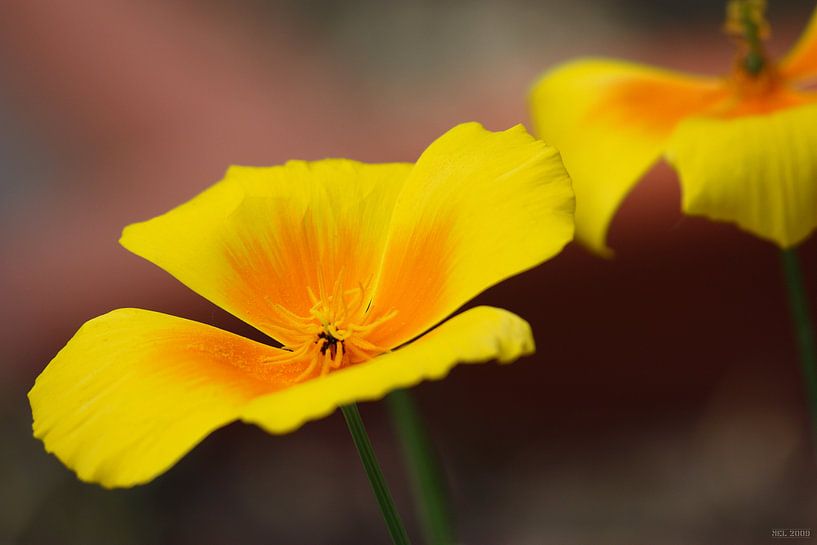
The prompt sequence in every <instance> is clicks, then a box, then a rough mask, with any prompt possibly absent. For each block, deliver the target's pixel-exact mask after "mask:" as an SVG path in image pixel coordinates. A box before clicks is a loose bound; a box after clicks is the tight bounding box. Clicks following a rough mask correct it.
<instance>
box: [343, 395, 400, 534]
mask: <svg viewBox="0 0 817 545" xmlns="http://www.w3.org/2000/svg"><path fill="white" fill-rule="evenodd" d="M340 410H341V412H343V418H345V419H346V425H347V426H348V427H349V433H351V434H352V440H353V441H354V442H355V446H356V447H357V452H358V454H360V460H361V461H362V462H363V467H364V468H365V469H366V475H368V477H369V483H371V485H372V490H373V491H374V495H375V497H376V498H377V503H378V504H379V505H380V512H381V513H382V514H383V518H384V519H385V521H386V526H388V528H389V535H390V536H391V540H392V542H393V543H394V545H410V544H411V542H410V541H409V538H408V534H406V529H405V528H404V527H403V522H402V521H401V520H400V515H399V514H398V513H397V508H396V507H395V506H394V500H393V499H392V497H391V493H390V492H389V487H388V486H387V485H386V479H385V478H383V472H382V471H381V470H380V464H379V463H378V462H377V457H376V456H375V454H374V449H372V443H371V441H369V435H368V434H367V433H366V428H365V427H364V426H363V420H362V419H361V418H360V412H359V411H358V410H357V405H356V404H355V403H350V404H349V405H343V406H342V407H341V408H340Z"/></svg>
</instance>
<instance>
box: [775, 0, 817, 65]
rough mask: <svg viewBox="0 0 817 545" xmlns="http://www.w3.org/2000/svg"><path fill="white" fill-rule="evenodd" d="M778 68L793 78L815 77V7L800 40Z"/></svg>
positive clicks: (816, 45)
mask: <svg viewBox="0 0 817 545" xmlns="http://www.w3.org/2000/svg"><path fill="white" fill-rule="evenodd" d="M780 70H781V72H782V73H783V75H784V76H786V77H788V78H790V79H794V80H801V79H813V78H817V9H815V10H814V13H812V15H811V21H810V22H809V24H808V26H807V27H806V30H805V31H804V32H803V35H802V36H801V37H800V40H799V41H798V42H797V44H796V45H795V46H794V48H792V50H791V51H790V52H789V54H788V55H786V57H785V58H784V59H783V61H782V62H781V63H780Z"/></svg>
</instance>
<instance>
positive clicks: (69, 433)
mask: <svg viewBox="0 0 817 545" xmlns="http://www.w3.org/2000/svg"><path fill="white" fill-rule="evenodd" d="M289 358H291V356H290V354H289V353H287V352H284V351H282V350H279V349H276V348H272V347H269V346H266V345H263V344H259V343H256V342H254V341H251V340H249V339H245V338H243V337H239V336H237V335H233V334H231V333H227V332H225V331H222V330H220V329H216V328H213V327H210V326H207V325H204V324H200V323H197V322H191V321H189V320H183V319H181V318H176V317H174V316H169V315H167V314H161V313H157V312H150V311H147V310H139V309H119V310H114V311H112V312H110V313H108V314H105V315H103V316H99V317H98V318H94V319H93V320H90V321H89V322H87V323H86V324H85V325H83V326H82V327H81V328H80V330H79V331H78V332H77V333H76V334H75V335H74V337H73V338H72V339H71V340H70V341H69V342H68V344H67V345H66V346H65V347H64V348H63V349H62V350H61V351H60V352H59V353H58V354H57V356H56V357H55V358H54V359H53V360H52V361H51V363H50V364H49V365H48V367H46V369H45V370H44V371H43V372H42V374H41V375H40V376H39V377H38V378H37V381H36V383H35V384H34V387H33V388H32V389H31V391H30V392H29V400H30V402H31V410H32V413H33V416H34V435H35V436H36V437H38V438H40V439H42V441H43V443H45V448H46V450H48V451H49V452H52V453H54V454H55V455H56V456H57V457H58V458H59V459H60V460H61V461H62V462H63V463H64V464H65V465H66V466H68V467H70V468H71V469H73V470H74V471H75V472H76V473H77V475H78V476H79V478H80V479H82V480H84V481H92V482H97V483H100V484H102V485H104V486H106V487H119V486H131V485H135V484H139V483H143V482H146V481H149V480H150V479H152V478H153V477H155V476H156V475H158V474H160V473H162V472H163V471H165V470H166V469H167V468H169V467H170V466H171V465H173V464H174V463H175V462H176V461H177V460H178V459H179V458H181V457H182V456H183V455H184V454H185V453H187V452H188V451H189V450H190V449H192V448H193V447H194V446H195V445H196V444H197V443H198V442H199V441H201V440H202V439H203V438H204V437H205V436H207V435H208V434H209V433H210V432H211V431H213V430H214V429H216V428H219V427H221V426H223V425H225V424H227V423H228V422H231V421H232V420H235V419H236V417H237V416H238V414H239V411H240V409H241V407H243V406H244V405H245V404H246V403H247V402H248V401H249V400H251V399H253V398H255V397H258V396H259V395H263V394H266V393H269V392H271V391H274V390H275V389H276V388H278V387H281V386H285V385H287V384H289V383H290V382H291V381H292V378H293V377H295V376H297V375H298V374H299V372H300V371H301V370H302V369H303V368H304V367H305V363H303V362H299V361H291V362H288V359H289Z"/></svg>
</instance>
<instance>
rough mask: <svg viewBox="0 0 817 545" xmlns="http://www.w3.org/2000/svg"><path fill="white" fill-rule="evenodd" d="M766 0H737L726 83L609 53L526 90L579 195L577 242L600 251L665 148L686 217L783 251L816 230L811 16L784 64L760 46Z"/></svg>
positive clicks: (815, 70)
mask: <svg viewBox="0 0 817 545" xmlns="http://www.w3.org/2000/svg"><path fill="white" fill-rule="evenodd" d="M763 8H764V2H762V1H760V0H742V1H741V0H737V1H736V0H732V2H730V3H729V6H728V14H727V26H726V30H727V32H729V33H730V34H734V35H736V37H737V38H738V43H739V45H740V53H739V56H738V59H737V61H736V63H735V67H734V69H733V70H732V73H731V74H730V75H728V76H727V77H724V78H714V77H694V76H688V75H684V74H678V73H674V72H670V71H666V70H660V69H657V68H651V67H647V66H641V65H637V64H630V63H625V62H618V61H611V60H579V61H574V62H570V63H567V64H565V65H562V66H559V67H556V68H555V69H553V70H551V71H550V72H548V73H546V74H545V75H544V76H543V77H542V78H541V79H540V80H539V81H538V82H537V83H536V84H535V85H534V87H533V89H532V92H531V96H530V104H531V110H532V115H533V123H534V127H535V129H536V132H537V133H538V135H539V136H540V137H542V138H543V139H544V140H545V141H547V142H549V143H552V144H553V145H555V146H556V147H557V148H559V150H560V152H561V153H562V157H563V159H564V162H565V166H566V167H567V169H568V172H569V173H570V175H571V177H572V178H573V183H574V189H575V191H576V201H577V208H576V238H578V239H579V240H580V241H582V242H583V243H585V244H586V245H588V246H589V247H590V248H592V249H593V250H595V251H597V252H599V253H603V254H607V253H609V249H608V248H607V244H606V238H607V230H608V227H609V224H610V221H611V220H612V217H613V215H614V214H615V212H616V210H617V209H618V208H619V206H620V205H621V202H622V200H623V199H624V197H625V196H626V195H627V193H628V192H629V191H630V190H631V189H632V188H633V186H634V185H635V183H636V182H637V181H638V179H639V178H640V177H641V176H642V175H643V174H644V173H645V172H646V171H647V170H648V169H649V168H650V166H651V165H652V164H653V163H655V162H656V161H657V160H658V159H659V157H661V155H662V154H663V155H664V156H665V157H666V158H667V160H668V161H669V162H670V163H671V164H672V165H673V166H674V167H675V168H676V169H677V171H678V173H679V177H680V182H681V188H682V193H683V202H682V206H683V210H684V212H686V213H688V214H696V215H703V216H707V217H709V218H711V219H715V220H723V221H730V222H734V223H736V224H737V225H738V226H740V227H741V228H742V229H745V230H746V231H749V232H750V233H753V234H755V235H757V236H759V237H762V238H764V239H767V240H770V241H773V242H774V243H776V244H777V245H779V246H780V247H782V248H788V247H791V246H794V245H796V244H798V243H799V242H801V241H802V240H804V239H805V238H806V237H807V236H808V235H809V234H810V233H811V232H812V230H813V229H814V228H815V226H817V88H815V84H817V11H815V13H814V15H813V16H812V18H811V22H810V23H809V25H808V28H807V29H806V31H805V33H804V35H803V36H802V37H801V38H800V40H799V42H798V43H797V45H796V46H795V47H794V49H792V50H791V52H790V53H789V54H788V55H786V56H785V57H784V58H783V59H782V60H781V61H780V62H775V61H773V60H772V59H770V58H768V56H767V55H766V54H765V52H764V51H763V46H762V41H761V40H762V38H763V37H764V36H765V34H766V33H767V25H766V23H765V21H764V20H763Z"/></svg>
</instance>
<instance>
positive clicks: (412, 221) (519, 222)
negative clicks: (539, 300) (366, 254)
mask: <svg viewBox="0 0 817 545" xmlns="http://www.w3.org/2000/svg"><path fill="white" fill-rule="evenodd" d="M573 206H574V205H573V191H572V189H571V187H570V179H569V177H568V175H567V173H566V172H565V169H564V167H563V166H562V162H561V159H560V158H559V153H558V152H557V151H556V150H555V149H554V148H552V147H550V146H548V145H546V144H544V143H543V142H541V141H539V140H536V139H534V138H533V137H531V136H530V135H529V134H528V133H527V132H526V131H525V129H524V128H523V127H522V126H521V125H519V126H516V127H514V128H512V129H509V130H507V131H504V132H490V131H487V130H485V129H484V128H483V127H482V126H481V125H479V124H477V123H466V124H463V125H459V126H457V127H455V128H453V129H451V130H450V131H448V132H447V133H446V134H444V135H443V136H441V137H440V138H438V139H437V140H436V141H435V142H434V143H432V144H431V145H430V146H429V147H428V149H426V151H425V152H423V154H422V156H421V157H420V158H419V159H418V161H417V164H416V165H415V167H414V169H413V170H412V171H411V174H410V176H409V178H408V180H407V181H406V184H405V186H404V187H403V190H402V192H401V193H400V197H399V198H398V201H397V204H396V205H395V210H394V215H393V218H392V223H391V232H390V235H389V241H388V244H387V247H386V253H385V255H384V258H383V265H382V269H381V273H380V277H379V278H380V279H379V282H378V285H377V291H376V294H375V300H374V303H373V308H372V312H373V313H374V314H375V315H377V314H378V313H387V312H389V311H391V310H396V311H397V314H396V316H395V317H394V318H393V319H391V320H389V321H387V322H386V323H385V324H384V325H383V326H382V327H380V328H378V329H377V330H376V331H374V332H373V333H372V334H371V335H372V339H371V341H372V342H374V343H375V344H378V345H381V346H390V347H394V346H397V345H399V344H401V343H403V342H405V341H408V340H409V339H411V338H413V337H415V336H417V335H419V334H420V333H422V332H424V331H426V330H428V329H429V328H431V327H433V326H434V325H435V324H437V323H438V322H440V321H441V320H443V319H444V318H445V317H446V316H448V315H449V314H451V313H452V312H453V311H454V310H456V309H457V308H459V307H460V306H461V305H462V304H463V303H465V302H466V301H468V300H469V299H471V298H472V297H474V296H475V295H477V294H478V293H480V292H481V291H483V290H485V289H486V288H488V287H489V286H491V285H493V284H496V283H497V282H500V281H501V280H504V279H505V278H508V277H509V276H512V275H514V274H517V273H520V272H522V271H524V270H527V269H529V268H531V267H534V266H536V265H538V264H539V263H541V262H542V261H544V260H546V259H548V258H549V257H551V256H553V255H555V254H556V253H558V252H559V251H560V250H561V249H562V248H563V247H564V245H565V244H567V242H569V241H570V240H571V238H572V236H573Z"/></svg>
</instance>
